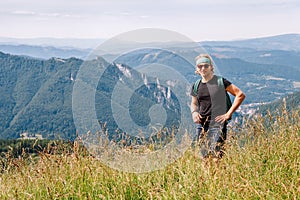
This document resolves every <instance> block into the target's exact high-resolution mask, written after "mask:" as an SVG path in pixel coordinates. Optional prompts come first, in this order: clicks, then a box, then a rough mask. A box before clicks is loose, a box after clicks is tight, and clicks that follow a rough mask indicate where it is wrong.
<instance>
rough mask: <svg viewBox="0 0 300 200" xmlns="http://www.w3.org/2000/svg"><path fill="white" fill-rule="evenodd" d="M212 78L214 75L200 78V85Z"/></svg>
mask: <svg viewBox="0 0 300 200" xmlns="http://www.w3.org/2000/svg"><path fill="white" fill-rule="evenodd" d="M213 77H214V74H209V75H207V76H202V80H201V82H202V83H207V82H208V81H210V80H211V79H212V78H213Z"/></svg>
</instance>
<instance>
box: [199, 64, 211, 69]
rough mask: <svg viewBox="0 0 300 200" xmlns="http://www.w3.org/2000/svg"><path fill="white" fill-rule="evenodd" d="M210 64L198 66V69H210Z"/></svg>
mask: <svg viewBox="0 0 300 200" xmlns="http://www.w3.org/2000/svg"><path fill="white" fill-rule="evenodd" d="M209 66H210V65H209V64H205V65H197V68H199V69H201V68H202V67H204V68H205V69H207V68H209Z"/></svg>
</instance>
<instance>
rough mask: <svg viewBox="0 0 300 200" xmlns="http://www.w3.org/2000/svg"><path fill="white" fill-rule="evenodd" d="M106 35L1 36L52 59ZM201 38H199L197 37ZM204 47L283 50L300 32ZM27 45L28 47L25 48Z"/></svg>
mask: <svg viewBox="0 0 300 200" xmlns="http://www.w3.org/2000/svg"><path fill="white" fill-rule="evenodd" d="M103 41H104V39H97V38H95V39H77V38H73V39H72V38H27V39H26V38H23V39H22V38H3V37H2V38H1V37H0V51H2V52H4V53H10V54H13V55H24V56H30V57H35V58H43V59H49V58H52V57H60V58H69V57H78V58H84V57H86V56H87V55H88V54H89V53H90V52H91V51H92V49H94V48H96V47H97V46H99V45H100V44H101V43H102V42H103ZM197 42H198V41H197ZM199 44H200V45H201V46H203V47H205V48H209V47H221V48H223V49H224V48H226V47H230V48H235V49H237V48H240V49H243V51H245V50H246V49H248V50H250V51H251V50H252V51H265V50H283V51H296V52H298V51H300V34H283V35H277V36H270V37H261V38H253V39H243V40H229V41H199ZM24 49H26V50H24Z"/></svg>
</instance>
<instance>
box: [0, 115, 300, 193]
mask: <svg viewBox="0 0 300 200" xmlns="http://www.w3.org/2000/svg"><path fill="white" fill-rule="evenodd" d="M299 112H300V111H299V110H298V111H294V112H287V111H286V110H282V111H281V112H280V113H279V114H278V115H276V116H274V115H271V114H269V115H267V116H258V117H257V118H255V119H251V120H248V121H246V122H245V123H244V125H243V126H242V127H238V128H235V129H234V130H235V131H233V130H231V131H230V133H229V138H228V141H227V144H226V155H225V156H224V157H223V158H222V160H221V161H220V162H219V163H218V164H216V163H215V162H212V161H211V162H210V164H209V165H207V166H203V163H202V162H201V159H200V158H199V156H198V151H197V148H190V149H189V150H188V151H186V152H185V154H184V155H183V156H182V157H181V158H180V159H178V160H177V161H176V162H174V163H173V164H171V165H169V166H167V167H166V168H164V169H162V170H157V171H153V172H150V173H144V174H132V173H125V172H122V171H116V170H113V169H111V168H109V167H107V166H105V165H103V164H102V163H100V162H99V161H98V160H97V159H95V158H93V157H92V156H89V155H88V154H87V152H84V150H81V149H80V148H79V146H78V143H77V142H75V143H74V144H73V146H72V149H68V148H65V149H64V148H63V149H59V153H54V154H53V153H49V152H48V151H47V150H45V151H44V152H40V155H39V157H38V159H37V158H31V157H30V156H29V157H28V156H27V157H26V155H23V156H21V157H19V158H12V157H10V156H9V153H7V155H6V157H5V158H2V162H4V161H5V165H3V167H2V173H1V175H0V198H1V199H300V152H299V149H300V148H299V147H300V146H299V144H300V119H299V118H300V117H299ZM34 159H37V160H34Z"/></svg>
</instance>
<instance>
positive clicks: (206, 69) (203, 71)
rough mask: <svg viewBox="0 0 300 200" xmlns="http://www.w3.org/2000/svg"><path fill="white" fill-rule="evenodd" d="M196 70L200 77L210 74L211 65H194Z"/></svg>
mask: <svg viewBox="0 0 300 200" xmlns="http://www.w3.org/2000/svg"><path fill="white" fill-rule="evenodd" d="M196 72H197V73H198V74H199V75H201V76H202V77H206V76H208V75H211V74H212V72H213V71H212V66H211V65H209V64H207V63H200V64H198V65H197V66H196Z"/></svg>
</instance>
